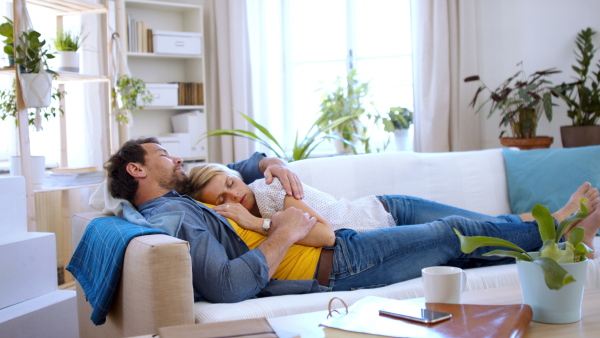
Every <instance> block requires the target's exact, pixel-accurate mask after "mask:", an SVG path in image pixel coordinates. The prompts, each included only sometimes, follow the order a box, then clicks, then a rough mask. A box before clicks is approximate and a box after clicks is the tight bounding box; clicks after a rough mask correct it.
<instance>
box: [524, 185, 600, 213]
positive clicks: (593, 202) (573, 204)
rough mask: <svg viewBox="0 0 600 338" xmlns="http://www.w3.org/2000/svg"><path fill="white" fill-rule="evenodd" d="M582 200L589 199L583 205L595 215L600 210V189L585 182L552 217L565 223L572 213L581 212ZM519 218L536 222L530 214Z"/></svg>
mask: <svg viewBox="0 0 600 338" xmlns="http://www.w3.org/2000/svg"><path fill="white" fill-rule="evenodd" d="M582 198H586V199H587V201H585V202H583V204H585V206H586V208H588V214H591V213H593V212H594V210H596V209H597V208H598V205H599V203H600V195H599V193H598V188H592V185H591V184H590V182H585V183H583V184H582V185H580V186H579V188H577V190H576V191H575V192H574V193H573V195H571V198H570V199H569V201H568V202H567V204H565V206H563V207H562V208H561V209H560V210H558V211H557V212H555V213H553V214H552V216H554V218H556V220H557V221H558V222H562V221H564V220H565V219H566V218H567V217H569V216H570V215H571V214H572V213H574V212H576V211H577V210H579V200H581V199H582ZM519 217H521V220H523V222H533V221H535V219H534V218H533V215H532V214H531V213H530V212H528V213H524V214H521V215H519Z"/></svg>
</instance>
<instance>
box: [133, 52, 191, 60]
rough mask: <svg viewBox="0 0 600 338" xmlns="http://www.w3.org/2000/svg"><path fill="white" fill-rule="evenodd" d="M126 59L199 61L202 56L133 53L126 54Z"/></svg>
mask: <svg viewBox="0 0 600 338" xmlns="http://www.w3.org/2000/svg"><path fill="white" fill-rule="evenodd" d="M127 56H128V57H131V58H150V59H181V60H188V59H201V58H202V55H181V54H156V53H133V52H128V53H127Z"/></svg>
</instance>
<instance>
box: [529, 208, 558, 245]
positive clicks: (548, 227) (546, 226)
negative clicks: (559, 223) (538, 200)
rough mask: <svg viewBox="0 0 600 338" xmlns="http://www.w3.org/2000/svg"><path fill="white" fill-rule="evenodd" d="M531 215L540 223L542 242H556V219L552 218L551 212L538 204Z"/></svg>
mask: <svg viewBox="0 0 600 338" xmlns="http://www.w3.org/2000/svg"><path fill="white" fill-rule="evenodd" d="M531 213H532V214H533V218H535V220H536V221H537V223H538V229H539V231H540V237H541V238H542V242H544V243H546V241H548V240H554V239H555V237H556V230H555V229H554V218H553V217H552V214H551V213H550V210H548V208H547V207H545V206H543V205H540V204H536V205H535V206H534V207H533V209H532V210H531Z"/></svg>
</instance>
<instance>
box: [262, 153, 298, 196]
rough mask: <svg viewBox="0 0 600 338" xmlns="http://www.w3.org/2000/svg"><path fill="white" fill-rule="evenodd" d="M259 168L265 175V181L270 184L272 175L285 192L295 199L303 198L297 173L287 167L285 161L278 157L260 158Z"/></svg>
mask: <svg viewBox="0 0 600 338" xmlns="http://www.w3.org/2000/svg"><path fill="white" fill-rule="evenodd" d="M259 166H260V169H261V170H263V169H264V170H263V174H264V175H265V182H266V183H267V184H271V182H273V177H277V178H278V179H279V181H280V182H281V185H282V186H283V188H284V189H285V193H286V194H287V195H289V196H294V198H295V199H298V200H300V199H302V198H304V190H303V189H302V184H301V183H300V178H298V175H296V173H294V172H293V171H291V170H290V168H288V166H287V165H286V163H285V162H283V161H282V160H280V159H278V158H273V157H266V158H263V159H262V160H260V163H259Z"/></svg>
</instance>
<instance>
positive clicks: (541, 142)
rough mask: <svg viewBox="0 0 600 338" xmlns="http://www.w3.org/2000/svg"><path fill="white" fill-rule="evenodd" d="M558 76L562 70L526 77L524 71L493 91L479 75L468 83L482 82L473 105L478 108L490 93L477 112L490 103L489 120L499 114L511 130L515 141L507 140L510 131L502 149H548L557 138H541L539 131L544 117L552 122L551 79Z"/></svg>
mask: <svg viewBox="0 0 600 338" xmlns="http://www.w3.org/2000/svg"><path fill="white" fill-rule="evenodd" d="M519 65H520V66H521V67H522V63H519ZM556 73H560V70H557V69H555V68H549V69H545V70H541V71H537V72H535V73H533V74H531V75H529V76H526V75H525V73H524V71H523V70H522V69H521V70H519V71H518V72H516V73H515V74H514V75H512V76H511V77H509V78H508V79H507V80H506V81H504V82H503V83H502V84H501V85H500V86H498V87H497V88H496V89H493V90H492V89H490V88H488V86H486V84H485V83H484V82H483V81H481V79H480V78H479V75H474V76H469V77H467V78H465V80H464V81H465V82H471V81H479V82H480V86H479V87H478V88H477V91H476V92H475V96H474V97H473V100H472V101H471V103H470V104H469V105H470V106H471V107H473V108H475V106H476V104H477V101H478V99H479V96H480V95H482V93H483V92H484V91H488V92H489V97H488V98H487V99H486V100H485V101H484V102H483V103H482V104H481V105H480V106H479V108H477V110H476V111H477V112H479V111H481V110H482V109H483V108H484V107H485V106H486V104H487V103H490V105H489V114H488V118H489V117H490V116H492V115H493V114H494V113H495V112H499V114H500V115H501V118H502V119H501V120H500V126H504V127H509V128H510V130H511V133H512V137H503V136H504V133H505V132H506V131H502V132H501V133H500V142H501V143H502V145H504V146H507V147H513V146H516V147H519V148H520V149H533V148H548V147H550V145H551V144H552V141H553V138H552V137H541V136H538V135H537V127H538V122H539V120H540V118H541V117H542V115H545V116H546V118H547V119H548V121H552V106H553V104H552V93H553V91H552V89H553V86H552V82H551V81H549V80H548V79H547V77H548V76H550V75H553V74H556Z"/></svg>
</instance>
